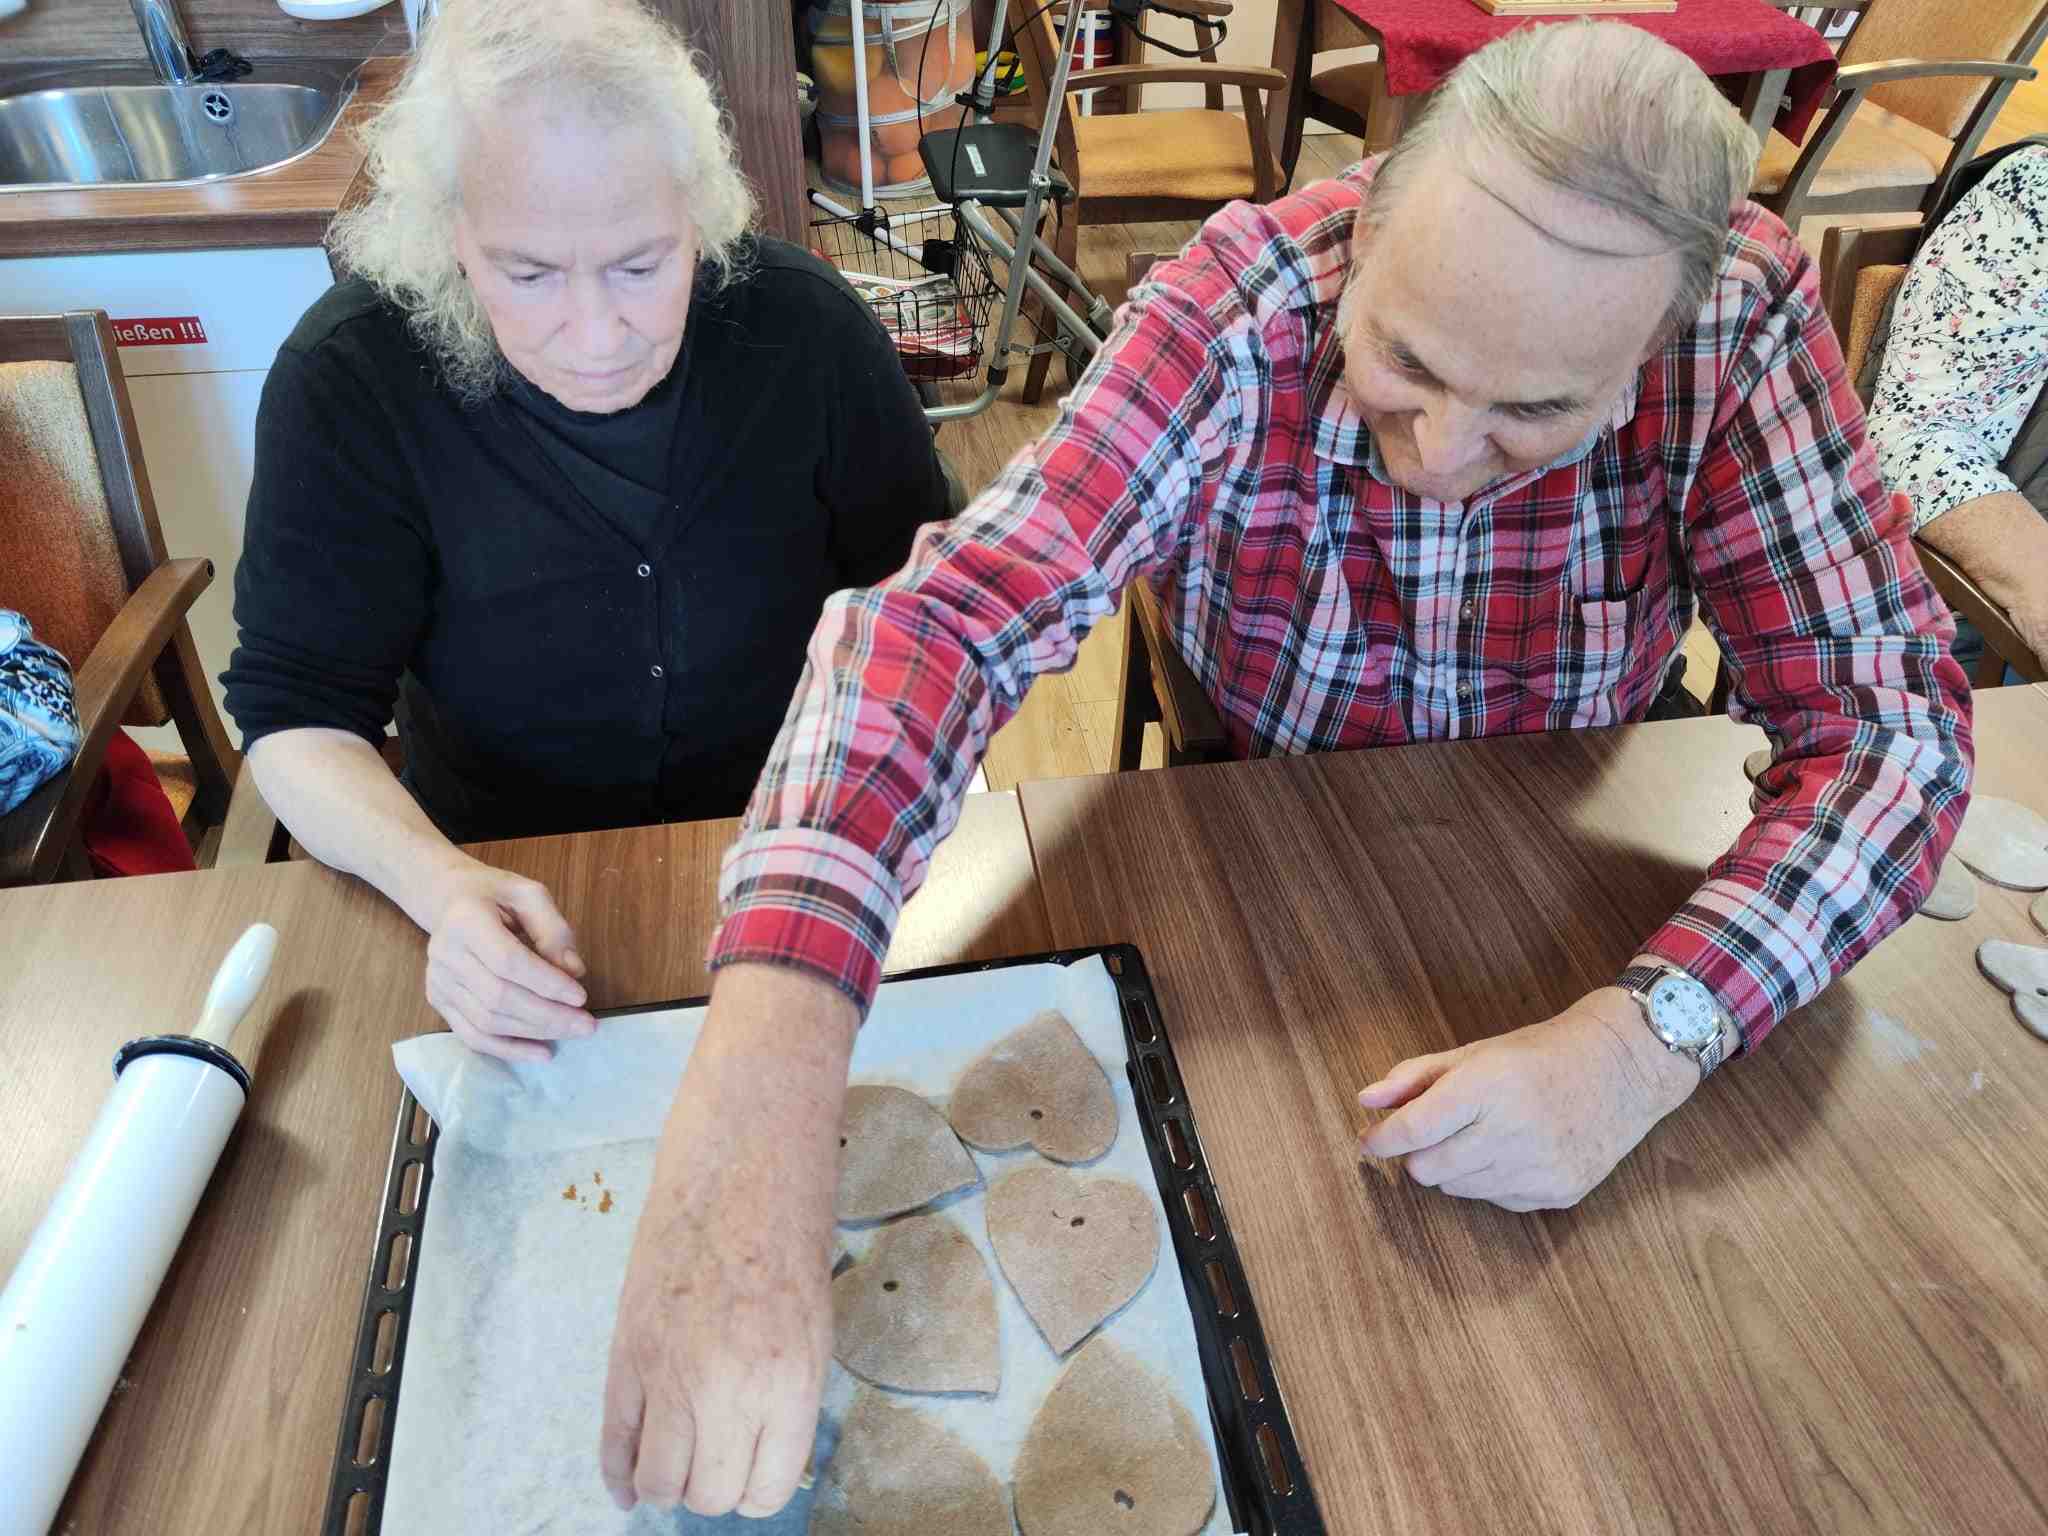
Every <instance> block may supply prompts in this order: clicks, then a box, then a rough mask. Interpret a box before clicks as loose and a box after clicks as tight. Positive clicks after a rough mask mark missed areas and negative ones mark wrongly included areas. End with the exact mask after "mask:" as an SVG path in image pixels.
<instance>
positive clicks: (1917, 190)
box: [1750, 0, 2048, 230]
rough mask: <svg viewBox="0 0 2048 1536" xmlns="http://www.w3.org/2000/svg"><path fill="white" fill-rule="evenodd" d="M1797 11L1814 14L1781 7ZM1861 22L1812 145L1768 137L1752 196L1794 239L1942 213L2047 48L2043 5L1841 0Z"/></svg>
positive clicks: (1838, 7)
mask: <svg viewBox="0 0 2048 1536" xmlns="http://www.w3.org/2000/svg"><path fill="white" fill-rule="evenodd" d="M1773 3H1775V4H1785V5H1787V7H1788V8H1793V9H1809V8H1810V7H1797V6H1793V5H1791V4H1790V0H1773ZM1845 12H1857V13H1860V18H1859V20H1858V21H1857V23H1856V27H1855V30H1854V31H1852V32H1851V33H1850V34H1849V37H1848V40H1847V41H1846V42H1844V43H1843V44H1842V48H1841V61H1842V68H1841V71H1840V73H1839V74H1837V75H1836V77H1835V85H1836V95H1835V98H1834V103H1833V105H1832V106H1830V107H1829V109H1828V111H1827V114H1826V115H1825V116H1824V117H1823V118H1822V119H1821V120H1820V123H1819V125H1818V126H1817V127H1815V128H1813V129H1812V130H1811V131H1810V132H1809V134H1808V136H1807V140H1806V143H1805V144H1804V145H1797V144H1794V143H1793V142H1792V141H1791V140H1789V139H1787V138H1786V137H1785V136H1784V135H1783V134H1781V133H1778V132H1776V131H1775V130H1774V131H1773V132H1772V133H1771V134H1770V135H1769V136H1768V137H1767V138H1766V140H1765V142H1764V146H1763V156H1762V159H1761V160H1760V162H1759V163H1758V166H1757V173H1756V180H1755V181H1754V182H1753V183H1752V187H1751V193H1750V195H1751V196H1752V197H1754V198H1755V199H1756V201H1757V202H1759V203H1761V204H1763V205H1764V206H1765V207H1766V208H1769V209H1770V210H1771V211H1772V212H1774V213H1776V214H1777V215H1778V216H1779V217H1780V218H1781V219H1783V220H1784V221H1785V222H1786V223H1787V224H1789V225H1791V226H1792V228H1793V229H1794V230H1797V229H1798V228H1799V223H1800V220H1802V219H1804V218H1808V217H1810V216H1814V215H1828V216H1840V215H1844V214H1868V213H1911V212H1918V213H1919V214H1920V215H1921V216H1922V217H1923V218H1924V217H1926V216H1927V215H1928V214H1930V213H1931V212H1932V211H1933V210H1934V209H1935V207H1937V206H1938V205H1939V203H1940V202H1941V199H1942V197H1943V195H1944V194H1945V193H1946V192H1947V191H1948V187H1949V183H1950V182H1951V181H1952V180H1953V179H1954V177H1955V175H1956V173H1957V172H1958V171H1960V170H1961V169H1962V168H1963V166H1964V165H1965V164H1967V163H1968V162H1969V160H1970V159H1971V158H1972V157H1973V156H1974V155H1975V154H1976V153H1977V151H1978V148H1979V147H1980V145H1981V144H1982V142H1983V139H1984V135H1985V133H1986V131H1987V130H1988V129H1989V128H1990V127H1991V124H1992V121H1993V119H1995V118H1996V117H1997V116H1998V113H1999V109H2000V108H2001V107H2003V106H2004V105H2005V100H2006V97H2007V96H2009V95H2010V94H2011V92H2012V88H2013V86H2014V85H2015V84H2017V83H2018V82H2020V81H2022V80H2031V79H2032V78H2033V77H2034V70H2033V69H2032V68H2031V67H2030V66H2029V63H2028V61H2029V60H2030V59H2032V58H2033V57H2034V55H2035V53H2036V52H2038V51H2039V49H2040V48H2041V45H2042V42H2043V40H2044V38H2048V4H2044V3H2043V0H1883V3H1882V4H1874V3H1872V0H1838V3H1836V4H1834V5H1831V6H1829V7H1828V14H1829V15H1830V16H1833V15H1837V14H1841V13H1845Z"/></svg>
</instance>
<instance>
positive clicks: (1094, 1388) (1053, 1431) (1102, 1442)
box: [1016, 1338, 1216, 1536]
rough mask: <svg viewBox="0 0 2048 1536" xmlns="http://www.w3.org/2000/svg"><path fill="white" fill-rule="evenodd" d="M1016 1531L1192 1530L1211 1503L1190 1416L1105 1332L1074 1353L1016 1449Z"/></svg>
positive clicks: (1208, 1472)
mask: <svg viewBox="0 0 2048 1536" xmlns="http://www.w3.org/2000/svg"><path fill="white" fill-rule="evenodd" d="M1016 1482H1017V1527H1018V1529H1019V1530H1021V1531H1022V1532H1023V1533H1024V1536H1101V1533H1102V1532H1105V1531H1114V1532H1116V1533H1117V1536H1193V1533H1194V1532H1196V1531H1199V1530H1200V1529H1201V1528H1202V1527H1203V1526H1204V1525H1205V1524H1207V1523H1208V1520H1209V1512H1210V1510H1211V1509H1213V1508H1214V1507H1215V1504H1216V1472H1215V1468H1214V1466H1213V1465H1212V1464H1211V1462H1210V1460H1209V1450H1208V1446H1207V1444H1206V1442H1205V1441H1204V1440H1203V1438H1202V1432H1201V1429H1200V1428H1199V1427H1198V1426H1197V1425H1196V1423H1195V1420H1194V1416H1193V1415H1192V1414H1191V1413H1189V1412H1188V1410H1187V1408H1186V1407H1185V1406H1184V1405H1183V1404H1182V1403H1181V1402H1180V1400H1179V1399H1178V1398H1176V1397H1175V1396H1174V1395H1173V1390H1172V1389H1171V1388H1170V1387H1168V1386H1167V1384H1166V1383H1165V1382H1164V1381H1162V1380H1160V1379H1159V1378H1158V1377H1157V1376H1154V1375H1153V1374H1152V1373H1151V1372H1150V1371H1148V1370H1146V1369H1145V1368H1144V1367H1143V1366H1141V1365H1140V1364H1138V1362H1137V1361H1136V1360H1134V1359H1132V1358H1131V1357H1130V1356H1129V1355H1127V1354H1125V1353H1124V1352H1123V1351H1122V1350H1120V1349H1118V1348H1117V1347H1116V1346H1115V1345H1114V1344H1112V1343H1110V1341H1109V1340H1108V1339H1106V1338H1099V1339H1096V1340H1095V1341H1094V1342H1092V1343H1091V1344H1089V1346H1088V1347H1087V1348H1086V1349H1084V1350H1082V1351H1081V1353H1080V1354H1078V1355H1076V1356H1075V1357H1074V1363H1073V1364H1072V1365H1070V1366H1068V1367H1067V1369H1066V1371H1065V1373H1064V1374H1062V1375H1061V1377H1060V1379H1059V1380H1058V1381H1057V1382H1055V1383H1054V1384H1053V1389H1052V1391H1051V1392H1049V1393H1047V1394H1046V1399H1045V1402H1044V1404H1043V1406H1041V1407H1040V1408H1039V1410H1038V1417H1037V1418H1035V1419H1033V1420H1032V1421H1031V1430H1030V1432H1029V1433H1028V1434H1027V1435H1026V1436H1025V1437H1024V1447H1023V1449H1022V1450H1020V1451H1019V1452H1018V1453H1017V1469H1016Z"/></svg>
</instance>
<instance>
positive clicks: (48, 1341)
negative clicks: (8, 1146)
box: [0, 923, 277, 1536]
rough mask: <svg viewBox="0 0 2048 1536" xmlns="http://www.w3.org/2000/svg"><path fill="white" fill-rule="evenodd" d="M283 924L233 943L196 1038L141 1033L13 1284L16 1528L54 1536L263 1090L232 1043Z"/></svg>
mask: <svg viewBox="0 0 2048 1536" xmlns="http://www.w3.org/2000/svg"><path fill="white" fill-rule="evenodd" d="M276 948H277V930H276V929H275V928H272V927H271V926H270V925H269V924H268V923H257V924H255V925H254V926H253V927H251V928H250V929H249V931H248V932H247V933H244V934H243V935H242V937H241V938H240V939H238V940H237V941H236V943H235V947H234V948H233V949H231V950H229V951H228V957H227V959H225V960H223V961H222V962H221V967H220V970H219V971H218V972H216V973H215V975H214V978H213V985H212V987H211V988H209V989H208V991H207V994H206V1008H205V1011H204V1013H202V1014H201V1016H200V1020H199V1027H198V1028H197V1029H196V1030H194V1031H193V1032H192V1033H191V1034H190V1035H152V1036H146V1037H144V1038H142V1039H139V1040H131V1041H129V1042H128V1043H127V1044H126V1045H124V1046H122V1047H121V1049H120V1051H119V1052H118V1053H116V1055H115V1057H114V1074H115V1077H114V1091H113V1093H111V1094H110V1095H108V1097H107V1102H106V1103H105V1105H103V1106H102V1107H101V1109H100V1118H99V1121H98V1123H97V1124H95V1125H94V1126H93V1129H92V1135H91V1136H90V1137H88V1138H87V1140H86V1143H85V1149H84V1150H83V1151H82V1152H80V1153H79V1154H78V1156H77V1158H76V1159H74V1160H73V1162H72V1164H71V1171H70V1173H69V1174H67V1175H66V1176H65V1179H64V1184H63V1187H62V1188H60V1189H59V1190H58V1191H57V1198H56V1199H55V1200H54V1201H52V1202H51V1204H50V1209H49V1211H48V1212H47V1213H46V1214H45V1215H44V1217H43V1220H42V1224H41V1225H40V1226H38V1227H37V1228H36V1231H35V1236H33V1237H31V1238H30V1239H29V1244H28V1251H27V1252H26V1253H24V1254H23V1255H22V1256H21V1262H20V1263H18V1264H16V1265H15V1266H14V1273H13V1274H12V1275H11V1276H9V1277H8V1281H7V1289H6V1290H4V1291H0V1536H44V1533H45V1532H47V1531H48V1530H49V1528H50V1524H51V1522H52V1521H53V1520H54V1519H55V1518H56V1514H57V1506H58V1505H59V1504H60V1503H62V1502H63V1499H64V1492H65V1490H66V1489H67V1488H68V1487H69V1486H70V1484H71V1474H72V1473H73V1471H74V1470H76V1468H77V1466H78V1458H79V1457H80V1456H82V1455H83V1454H84V1453H85V1446H86V1442H87V1441H88V1440H90V1439H91V1438H92V1431H93V1426H94V1425H95V1424H96V1423H98V1422H99V1416H100V1410H101V1409H102V1408H104V1407H105V1406H106V1402H107V1395H108V1394H109V1393H110V1392H112V1391H113V1388H114V1383H115V1381H116V1380H117V1379H119V1377H120V1374H121V1367H122V1365H123V1363H124V1362H125V1361H126V1360H127V1358H128V1351H129V1350H130V1349H131V1348H133V1347H134V1344H135V1335H136V1334H137V1333H139V1332H140V1331H141V1329H142V1320H143V1319H144V1318H145V1317H147V1316H148V1315H149V1308H150V1303H151V1302H152V1301H154V1300H155V1299H156V1289H157V1286H158V1285H159V1284H161V1283H162V1281H163V1278H164V1271H165V1270H166V1269H168V1268H169V1267H170V1263H171V1258H172V1255H174V1254H175V1253H176V1252H177V1251H178V1243H179V1241H180V1240H181V1239H182V1238H183V1237H184V1235H185V1227H186V1224H187V1223H188V1222H189V1221H191V1219H192V1211H193V1208H194V1207H195V1206H197V1205H198V1204H199V1196H200V1194H201V1193H202V1192H203V1191H204V1190H205V1188H206V1181H207V1180H208V1179H209V1178H211V1177H212V1176H213V1167H214V1164H215V1162H216V1161H218V1160H219V1158H220V1151H221V1148H222V1147H224V1146H225V1145H227V1139H228V1133H229V1132H230V1131H232V1130H233V1129H234V1128H235V1121H236V1119H237V1118H238V1117H239V1116H240V1115H241V1113H242V1104H243V1102H244V1101H245V1100H246V1099H247V1097H248V1092H249V1074H248V1071H247V1070H246V1069H245V1068H244V1067H243V1066H242V1064H241V1062H239V1061H237V1060H236V1059H235V1058H234V1056H232V1055H231V1054H230V1053H229V1052H228V1050H227V1045H228V1041H229V1040H230V1039H231V1038H232V1037H233V1035H234V1032H235V1028H236V1026H237V1025H239V1024H240V1023H241V1021H242V1016H243V1015H244V1014H245V1013H247V1012H248V1011H249V1005H250V1004H251V1003H252V1002H254V1001H255V998H256V994H257V992H259V991H260V990H261V989H262V987H263V981H264V978H265V977H266V976H268V975H269V973H270V957H271V955H272V953H273V952H274V951H275V950H276Z"/></svg>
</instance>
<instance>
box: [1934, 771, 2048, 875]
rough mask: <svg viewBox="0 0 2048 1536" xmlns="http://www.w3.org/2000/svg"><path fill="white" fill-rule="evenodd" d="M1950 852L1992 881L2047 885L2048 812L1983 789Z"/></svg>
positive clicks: (1973, 802)
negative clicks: (2038, 811) (2031, 808)
mask: <svg viewBox="0 0 2048 1536" xmlns="http://www.w3.org/2000/svg"><path fill="white" fill-rule="evenodd" d="M1950 856H1951V857H1953V858H1958V859H1961V860H1962V861H1963V862H1964V863H1965V864H1967V865H1969V866H1970V868H1972V869H1973V870H1975V871H1976V872H1977V873H1978V874H1980V875H1982V876H1983V877H1984V878H1985V879H1986V880H1989V881H1990V882H1991V883H1992V884H1993V885H2007V886H2011V887H2012V888H2013V889H2014V890H2016V891H2040V890H2048V818H2044V817H2042V816H2039V815H2037V814H2036V813H2035V812H2033V811H2030V810H2029V809H2027V807H2025V806H2024V805H2021V804H2019V803H2018V802H2017V801H2013V800H2001V799H1999V798H1998V797H1997V796H1996V795H1979V796H1977V797H1976V798H1975V799H1974V800H1972V801H1971V802H1970V809H1969V811H1968V813H1967V814H1965V815H1964V817H1963V825H1962V829H1961V830H1960V831H1958V832H1957V833H1956V843H1955V847H1954V848H1953V849H1951V850H1950Z"/></svg>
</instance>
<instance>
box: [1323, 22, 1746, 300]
mask: <svg viewBox="0 0 2048 1536" xmlns="http://www.w3.org/2000/svg"><path fill="white" fill-rule="evenodd" d="M1439 149H1443V150H1448V151H1450V152H1451V153H1454V154H1458V155H1462V156H1463V157H1464V159H1465V162H1466V163H1467V164H1468V165H1471V166H1473V167H1475V168H1478V167H1484V166H1487V165H1489V164H1498V163H1499V162H1500V161H1501V160H1502V159H1509V160H1511V161H1512V162H1514V163H1518V164H1520V165H1523V166H1525V167H1527V168H1528V170H1529V171H1530V173H1531V174H1533V175H1534V176H1536V177H1537V178H1538V179H1539V180H1542V181H1545V182H1548V183H1549V184H1550V185H1552V186H1555V187H1558V188H1561V189H1563V190H1564V191H1566V192H1571V193H1576V194H1577V195H1578V196H1580V197H1583V198H1586V199H1588V200H1589V201H1591V202H1594V203H1598V204H1600V205H1601V206H1603V207H1606V208H1610V209H1612V210H1613V211H1614V212H1615V213H1617V214H1620V215H1622V216H1623V217H1625V218H1627V219H1630V220H1632V221H1633V222H1635V223H1637V224H1640V225H1642V226H1643V227H1645V228H1646V229H1648V230H1651V231H1653V232H1654V233H1655V234H1657V235H1659V236H1661V237H1663V240H1664V241H1665V243H1666V248H1667V249H1669V250H1670V251H1671V252H1672V254H1674V255H1676V256H1677V257H1678V260H1679V280H1678V290H1677V292H1676V294H1675V295H1674V296H1673V298H1672V301H1671V308H1670V309H1669V310H1668V311H1667V312H1666V315H1665V328H1664V331H1663V332H1662V333H1661V334H1664V335H1676V334H1679V333H1680V332H1682V331H1684V330H1687V329H1690V328H1691V326H1692V324H1693V323H1694V321H1695V320H1696V319H1697V318H1698V316H1699V312H1700V309H1701V307H1702V306H1703V305H1704V304H1705V303H1706V301H1707V297H1708V295H1709V294H1710V293H1711V292H1712V291H1713V286H1714V281H1715V277H1716V275H1717V274H1718V273H1719V271H1720V267H1721V257H1722V253H1723V250H1724V248H1725V246H1726V243H1727V239H1728V229H1729V225H1730V222H1731V219H1732V216H1733V212H1734V210H1735V208H1736V207H1737V206H1738V205H1739V204H1740V203H1741V202H1742V200H1743V199H1744V198H1745V197H1747V196H1748V194H1749V184H1750V179H1751V177H1752V176H1753V175H1754V174H1755V172H1756V159H1757V142H1756V136H1755V135H1754V134H1752V133H1751V132H1750V131H1749V127H1748V125H1747V124H1745V123H1744V122H1743V120H1742V117H1741V115H1740V114H1739V113H1738V112H1736V110H1735V109H1734V108H1733V107H1732V106H1730V105H1729V104H1728V102H1727V101H1726V99H1725V98H1723V97H1722V95H1721V93H1720V92H1719V91H1718V90H1716V89H1715V88H1714V84H1713V82H1712V81H1710V80H1709V79H1708V78H1707V77H1706V75H1705V74H1704V73H1702V72H1701V70H1700V67H1699V66H1698V65H1697V64H1695V63H1693V62H1692V60H1690V59H1688V58H1687V57H1686V56H1685V55H1684V54H1682V53H1680V52H1679V51H1678V50H1677V49H1676V48H1673V47H1671V46H1670V45H1669V44H1667V43H1664V42H1662V41H1660V40H1659V39H1658V38H1656V37H1653V36H1652V35H1651V34H1650V33H1648V32H1646V31H1644V30H1643V29H1642V28H1640V27H1632V26H1630V25H1628V23H1626V22H1620V21H1586V20H1581V21H1575V22H1546V23H1538V24H1532V25H1527V26H1523V27H1520V28H1518V29H1516V30H1515V31H1513V32H1510V33H1509V34H1508V35H1507V36H1505V37H1503V38H1500V39H1499V40H1498V41H1496V42H1493V43H1489V44H1488V45H1487V46H1486V47H1484V48H1482V49H1480V50H1479V51H1478V52H1477V53H1475V54H1473V55H1472V56H1471V57H1470V58H1468V59H1466V60H1465V62H1464V63H1462V64H1460V65H1459V66H1458V67H1457V69H1456V70H1454V71H1453V72H1452V73H1451V76H1450V78H1449V79H1448V80H1446V81H1445V82H1444V85H1443V86H1442V88H1441V89H1440V90H1439V91H1438V92H1437V94H1436V97H1435V99H1434V100H1432V101H1431V102H1430V104H1429V107H1428V109H1427V110H1426V111H1425V112H1424V113H1423V115H1422V117H1421V118H1420V119H1419V120H1418V121H1417V122H1415V123H1414V124H1413V125H1411V126H1410V127H1409V129H1408V131H1407V132H1406V133H1405V134H1403V135H1402V137H1401V139H1400V142H1399V143H1397V144H1396V145H1395V146H1394V148H1393V149H1392V150H1390V151H1388V153H1387V157H1386V159H1385V160H1384V161H1383V162H1382V163H1381V165H1380V168H1379V172H1378V174H1377V175H1376V176H1375V177H1374V178H1373V184H1372V195H1371V197H1370V198H1369V199H1368V200H1367V203H1366V206H1365V209H1364V211H1363V212H1362V213H1361V214H1360V216H1359V217H1360V222H1361V224H1362V225H1363V226H1364V228H1365V229H1366V230H1367V231H1370V230H1373V229H1376V228H1378V227H1379V226H1380V225H1381V224H1383V223H1384V222H1385V221H1386V219H1387V217H1388V215H1389V214H1390V213H1391V212H1392V211H1393V209H1394V208H1395V206H1396V205H1397V204H1398V203H1399V201H1400V199H1401V198H1402V197H1403V196H1405V195H1406V194H1407V193H1408V191H1409V190H1410V186H1411V183H1413V182H1414V181H1415V180H1416V179H1417V178H1418V177H1423V176H1429V175H1432V174H1437V175H1440V174H1442V162H1441V161H1439V160H1437V156H1436V154H1435V152H1436V151H1437V150H1439ZM1432 162H1436V163H1435V165H1434V166H1433V165H1432Z"/></svg>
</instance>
